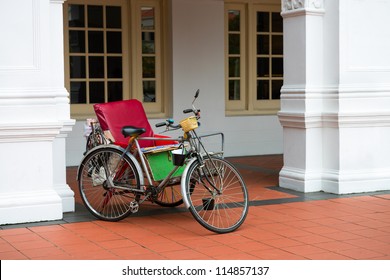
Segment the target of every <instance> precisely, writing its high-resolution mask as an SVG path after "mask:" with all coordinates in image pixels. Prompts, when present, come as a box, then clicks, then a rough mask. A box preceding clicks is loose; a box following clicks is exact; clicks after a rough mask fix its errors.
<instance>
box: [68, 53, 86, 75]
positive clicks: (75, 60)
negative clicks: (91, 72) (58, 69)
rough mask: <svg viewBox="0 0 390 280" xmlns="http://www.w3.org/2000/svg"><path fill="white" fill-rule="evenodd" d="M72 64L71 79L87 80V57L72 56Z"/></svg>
mask: <svg viewBox="0 0 390 280" xmlns="http://www.w3.org/2000/svg"><path fill="white" fill-rule="evenodd" d="M69 62H70V77H71V78H85V57H84V56H71V57H70V58H69Z"/></svg>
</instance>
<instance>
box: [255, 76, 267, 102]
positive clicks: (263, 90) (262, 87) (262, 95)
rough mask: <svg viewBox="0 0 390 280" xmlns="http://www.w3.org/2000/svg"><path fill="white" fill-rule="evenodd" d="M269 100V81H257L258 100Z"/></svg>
mask: <svg viewBox="0 0 390 280" xmlns="http://www.w3.org/2000/svg"><path fill="white" fill-rule="evenodd" d="M268 99H269V81H268V80H258V81H257V100H268Z"/></svg>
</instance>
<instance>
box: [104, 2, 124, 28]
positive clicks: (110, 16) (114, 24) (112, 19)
mask: <svg viewBox="0 0 390 280" xmlns="http://www.w3.org/2000/svg"><path fill="white" fill-rule="evenodd" d="M106 27H107V28H121V27H122V16H121V7H114V6H107V7H106Z"/></svg>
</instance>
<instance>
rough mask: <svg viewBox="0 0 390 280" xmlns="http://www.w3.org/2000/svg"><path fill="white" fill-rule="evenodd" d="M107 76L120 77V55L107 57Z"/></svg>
mask: <svg viewBox="0 0 390 280" xmlns="http://www.w3.org/2000/svg"><path fill="white" fill-rule="evenodd" d="M107 72H108V78H122V57H107Z"/></svg>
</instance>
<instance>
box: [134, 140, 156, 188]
mask: <svg viewBox="0 0 390 280" xmlns="http://www.w3.org/2000/svg"><path fill="white" fill-rule="evenodd" d="M134 143H135V145H136V147H137V151H138V154H139V158H140V160H141V163H142V168H143V169H144V172H145V174H146V178H147V179H148V182H149V185H151V184H152V179H151V177H150V174H149V170H148V167H147V166H146V163H145V159H144V157H143V153H142V150H141V147H140V145H139V143H138V140H137V139H136V138H135V139H134Z"/></svg>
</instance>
